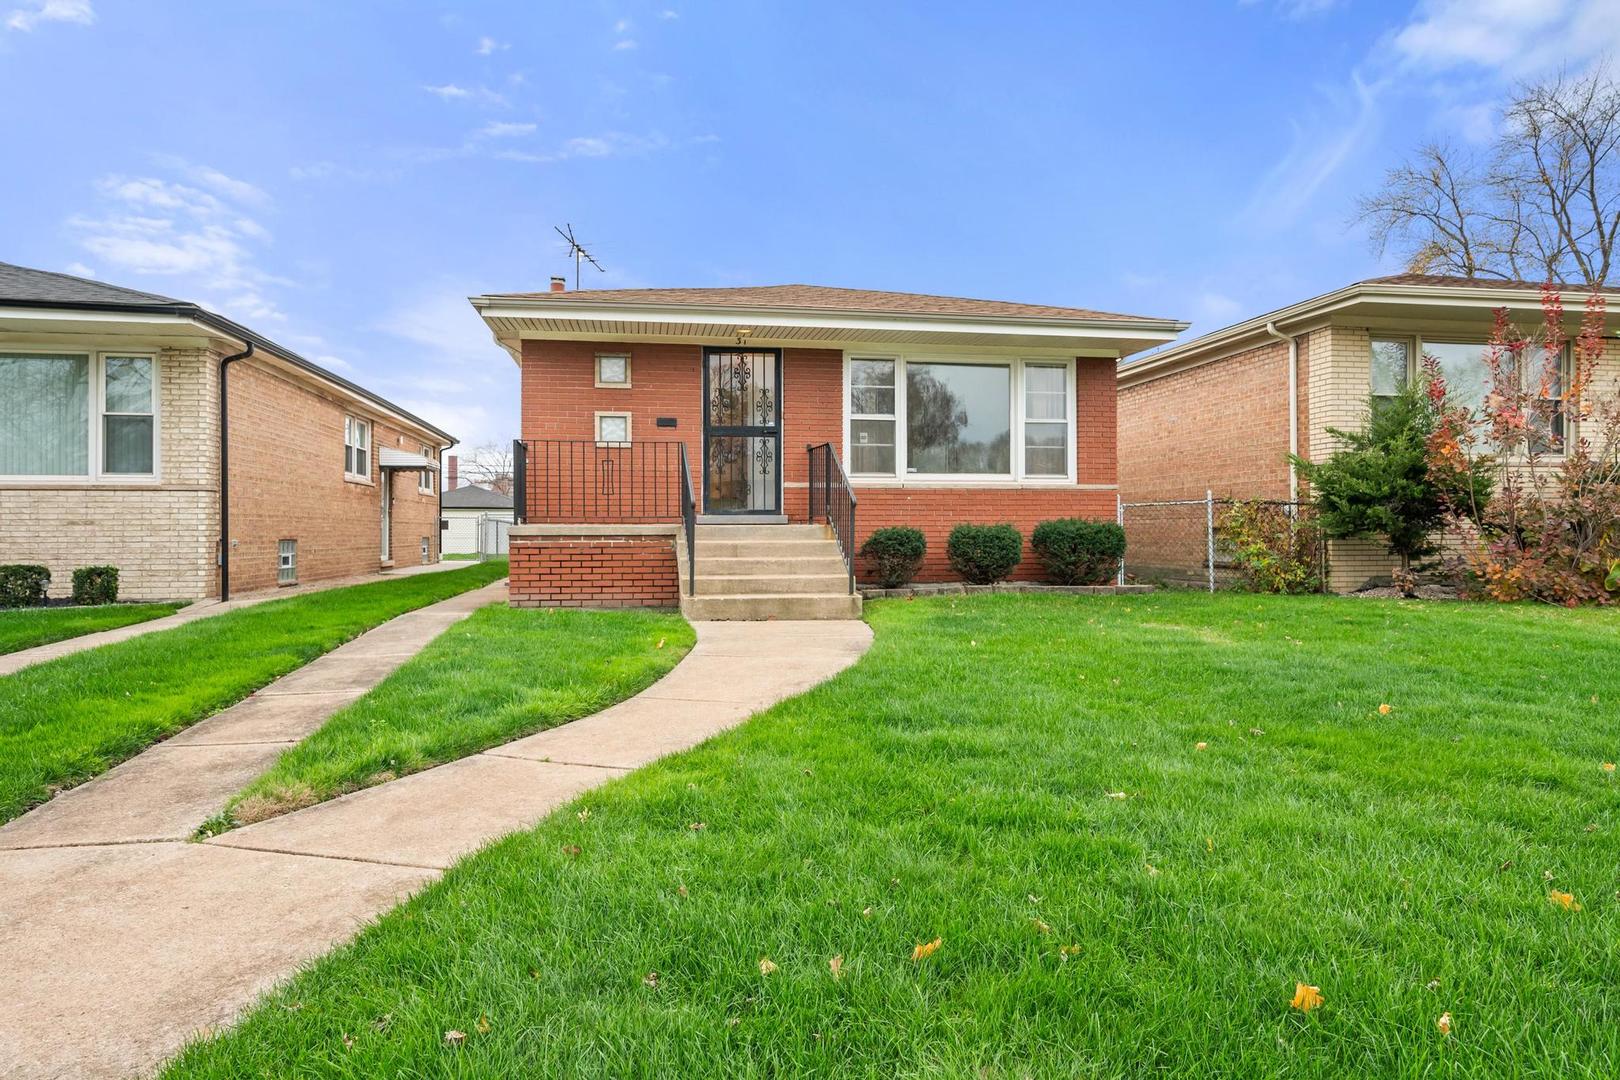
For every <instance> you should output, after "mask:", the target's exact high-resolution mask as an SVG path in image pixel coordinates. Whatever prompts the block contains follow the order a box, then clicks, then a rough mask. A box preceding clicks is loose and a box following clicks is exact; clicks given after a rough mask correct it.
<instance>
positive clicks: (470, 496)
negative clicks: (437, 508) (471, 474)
mask: <svg viewBox="0 0 1620 1080" xmlns="http://www.w3.org/2000/svg"><path fill="white" fill-rule="evenodd" d="M443 499H444V502H443V506H444V508H445V509H446V510H510V509H512V496H510V495H502V494H501V493H500V492H498V491H491V490H489V489H488V488H481V487H479V486H477V485H476V484H468V485H467V486H466V487H458V488H451V489H450V490H448V491H446V492H445V493H444V496H443Z"/></svg>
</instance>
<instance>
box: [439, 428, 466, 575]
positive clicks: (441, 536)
mask: <svg viewBox="0 0 1620 1080" xmlns="http://www.w3.org/2000/svg"><path fill="white" fill-rule="evenodd" d="M460 442H461V440H460V439H458V438H456V437H455V436H453V435H452V436H451V437H450V445H449V446H447V447H445V448H444V449H443V450H440V451H439V475H438V476H437V477H435V478H434V481H433V486H434V487H435V488H437V489H438V491H439V516H438V517H437V518H436V519H434V522H433V554H434V559H433V561H434V562H444V455H446V454H448V453H449V452H450V451H451V450H453V449H454V448H455V447H456V446H457V445H459V444H460Z"/></svg>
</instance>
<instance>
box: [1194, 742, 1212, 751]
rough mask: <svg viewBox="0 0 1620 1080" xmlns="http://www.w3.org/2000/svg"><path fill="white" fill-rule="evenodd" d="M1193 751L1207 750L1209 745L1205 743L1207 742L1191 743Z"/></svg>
mask: <svg viewBox="0 0 1620 1080" xmlns="http://www.w3.org/2000/svg"><path fill="white" fill-rule="evenodd" d="M1193 749H1194V750H1208V749H1209V743H1207V742H1198V743H1193Z"/></svg>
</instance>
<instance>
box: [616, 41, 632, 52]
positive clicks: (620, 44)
mask: <svg viewBox="0 0 1620 1080" xmlns="http://www.w3.org/2000/svg"><path fill="white" fill-rule="evenodd" d="M635 47H636V42H635V39H634V38H623V39H621V40H619V41H615V42H614V43H613V48H614V49H615V50H616V51H618V52H626V51H628V50H630V49H633V48H635Z"/></svg>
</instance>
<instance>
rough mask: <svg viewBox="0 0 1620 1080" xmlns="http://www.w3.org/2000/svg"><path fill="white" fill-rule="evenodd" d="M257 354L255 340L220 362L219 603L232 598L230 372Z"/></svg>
mask: <svg viewBox="0 0 1620 1080" xmlns="http://www.w3.org/2000/svg"><path fill="white" fill-rule="evenodd" d="M252 355H253V342H251V341H249V342H247V348H245V349H243V350H242V351H241V352H239V353H232V354H231V355H230V356H226V357H222V358H221V359H220V361H219V602H220V603H222V604H223V603H224V602H225V601H227V600H229V599H230V598H231V402H230V397H229V395H228V387H227V371H228V369H229V367H230V365H232V364H234V363H236V362H237V361H238V360H246V359H247V358H248V357H250V356H252Z"/></svg>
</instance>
